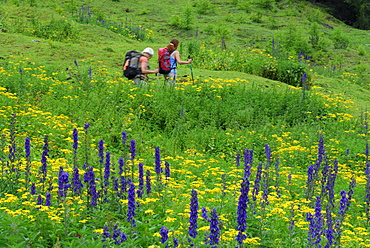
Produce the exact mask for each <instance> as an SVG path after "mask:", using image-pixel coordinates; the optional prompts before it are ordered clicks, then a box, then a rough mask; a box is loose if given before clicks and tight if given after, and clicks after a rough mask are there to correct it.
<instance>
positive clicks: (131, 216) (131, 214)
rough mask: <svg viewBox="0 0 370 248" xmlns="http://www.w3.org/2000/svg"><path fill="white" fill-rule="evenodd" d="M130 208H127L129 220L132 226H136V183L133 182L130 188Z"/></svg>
mask: <svg viewBox="0 0 370 248" xmlns="http://www.w3.org/2000/svg"><path fill="white" fill-rule="evenodd" d="M127 199H128V209H127V221H128V222H129V223H131V225H132V226H135V219H134V217H135V216H136V212H135V211H136V202H135V185H134V184H133V183H132V182H131V184H130V188H129V190H128V197H127Z"/></svg>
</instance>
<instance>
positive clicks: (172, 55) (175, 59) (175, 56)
mask: <svg viewBox="0 0 370 248" xmlns="http://www.w3.org/2000/svg"><path fill="white" fill-rule="evenodd" d="M178 46H179V41H178V40H177V39H172V40H171V41H170V43H169V44H168V45H167V47H166V48H161V49H162V50H161V49H159V51H158V55H159V57H158V60H161V58H162V57H165V56H166V55H164V54H165V53H166V54H167V56H168V55H169V68H168V70H164V71H162V72H161V69H162V66H161V65H162V64H164V62H161V61H159V64H160V67H161V69H160V70H159V73H161V74H163V76H164V79H165V81H167V82H168V83H169V84H171V85H176V79H177V69H176V66H177V64H180V65H181V64H190V63H191V61H192V59H188V60H187V61H182V60H181V59H180V53H179V51H177V50H176V49H177V47H178ZM161 53H162V54H163V56H161Z"/></svg>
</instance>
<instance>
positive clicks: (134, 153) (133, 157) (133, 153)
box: [130, 140, 136, 160]
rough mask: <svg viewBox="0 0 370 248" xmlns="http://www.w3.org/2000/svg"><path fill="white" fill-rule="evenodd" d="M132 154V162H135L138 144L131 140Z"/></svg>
mask: <svg viewBox="0 0 370 248" xmlns="http://www.w3.org/2000/svg"><path fill="white" fill-rule="evenodd" d="M130 154H131V160H134V159H135V157H136V142H135V140H131V142H130Z"/></svg>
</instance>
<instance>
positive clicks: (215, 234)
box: [209, 208, 220, 248]
mask: <svg viewBox="0 0 370 248" xmlns="http://www.w3.org/2000/svg"><path fill="white" fill-rule="evenodd" d="M209 230H210V232H211V234H210V235H209V244H210V245H215V246H213V248H216V247H217V246H216V245H217V244H218V242H219V240H220V227H219V222H218V215H217V211H216V209H215V208H214V209H213V210H212V212H211V219H210V225H209Z"/></svg>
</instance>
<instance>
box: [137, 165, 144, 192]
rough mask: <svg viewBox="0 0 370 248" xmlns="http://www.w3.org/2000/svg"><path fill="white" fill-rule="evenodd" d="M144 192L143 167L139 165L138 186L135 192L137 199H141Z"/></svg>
mask: <svg viewBox="0 0 370 248" xmlns="http://www.w3.org/2000/svg"><path fill="white" fill-rule="evenodd" d="M143 190H144V165H143V164H142V163H139V186H138V190H137V197H139V198H141V197H142V195H143V192H144V191H143Z"/></svg>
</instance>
